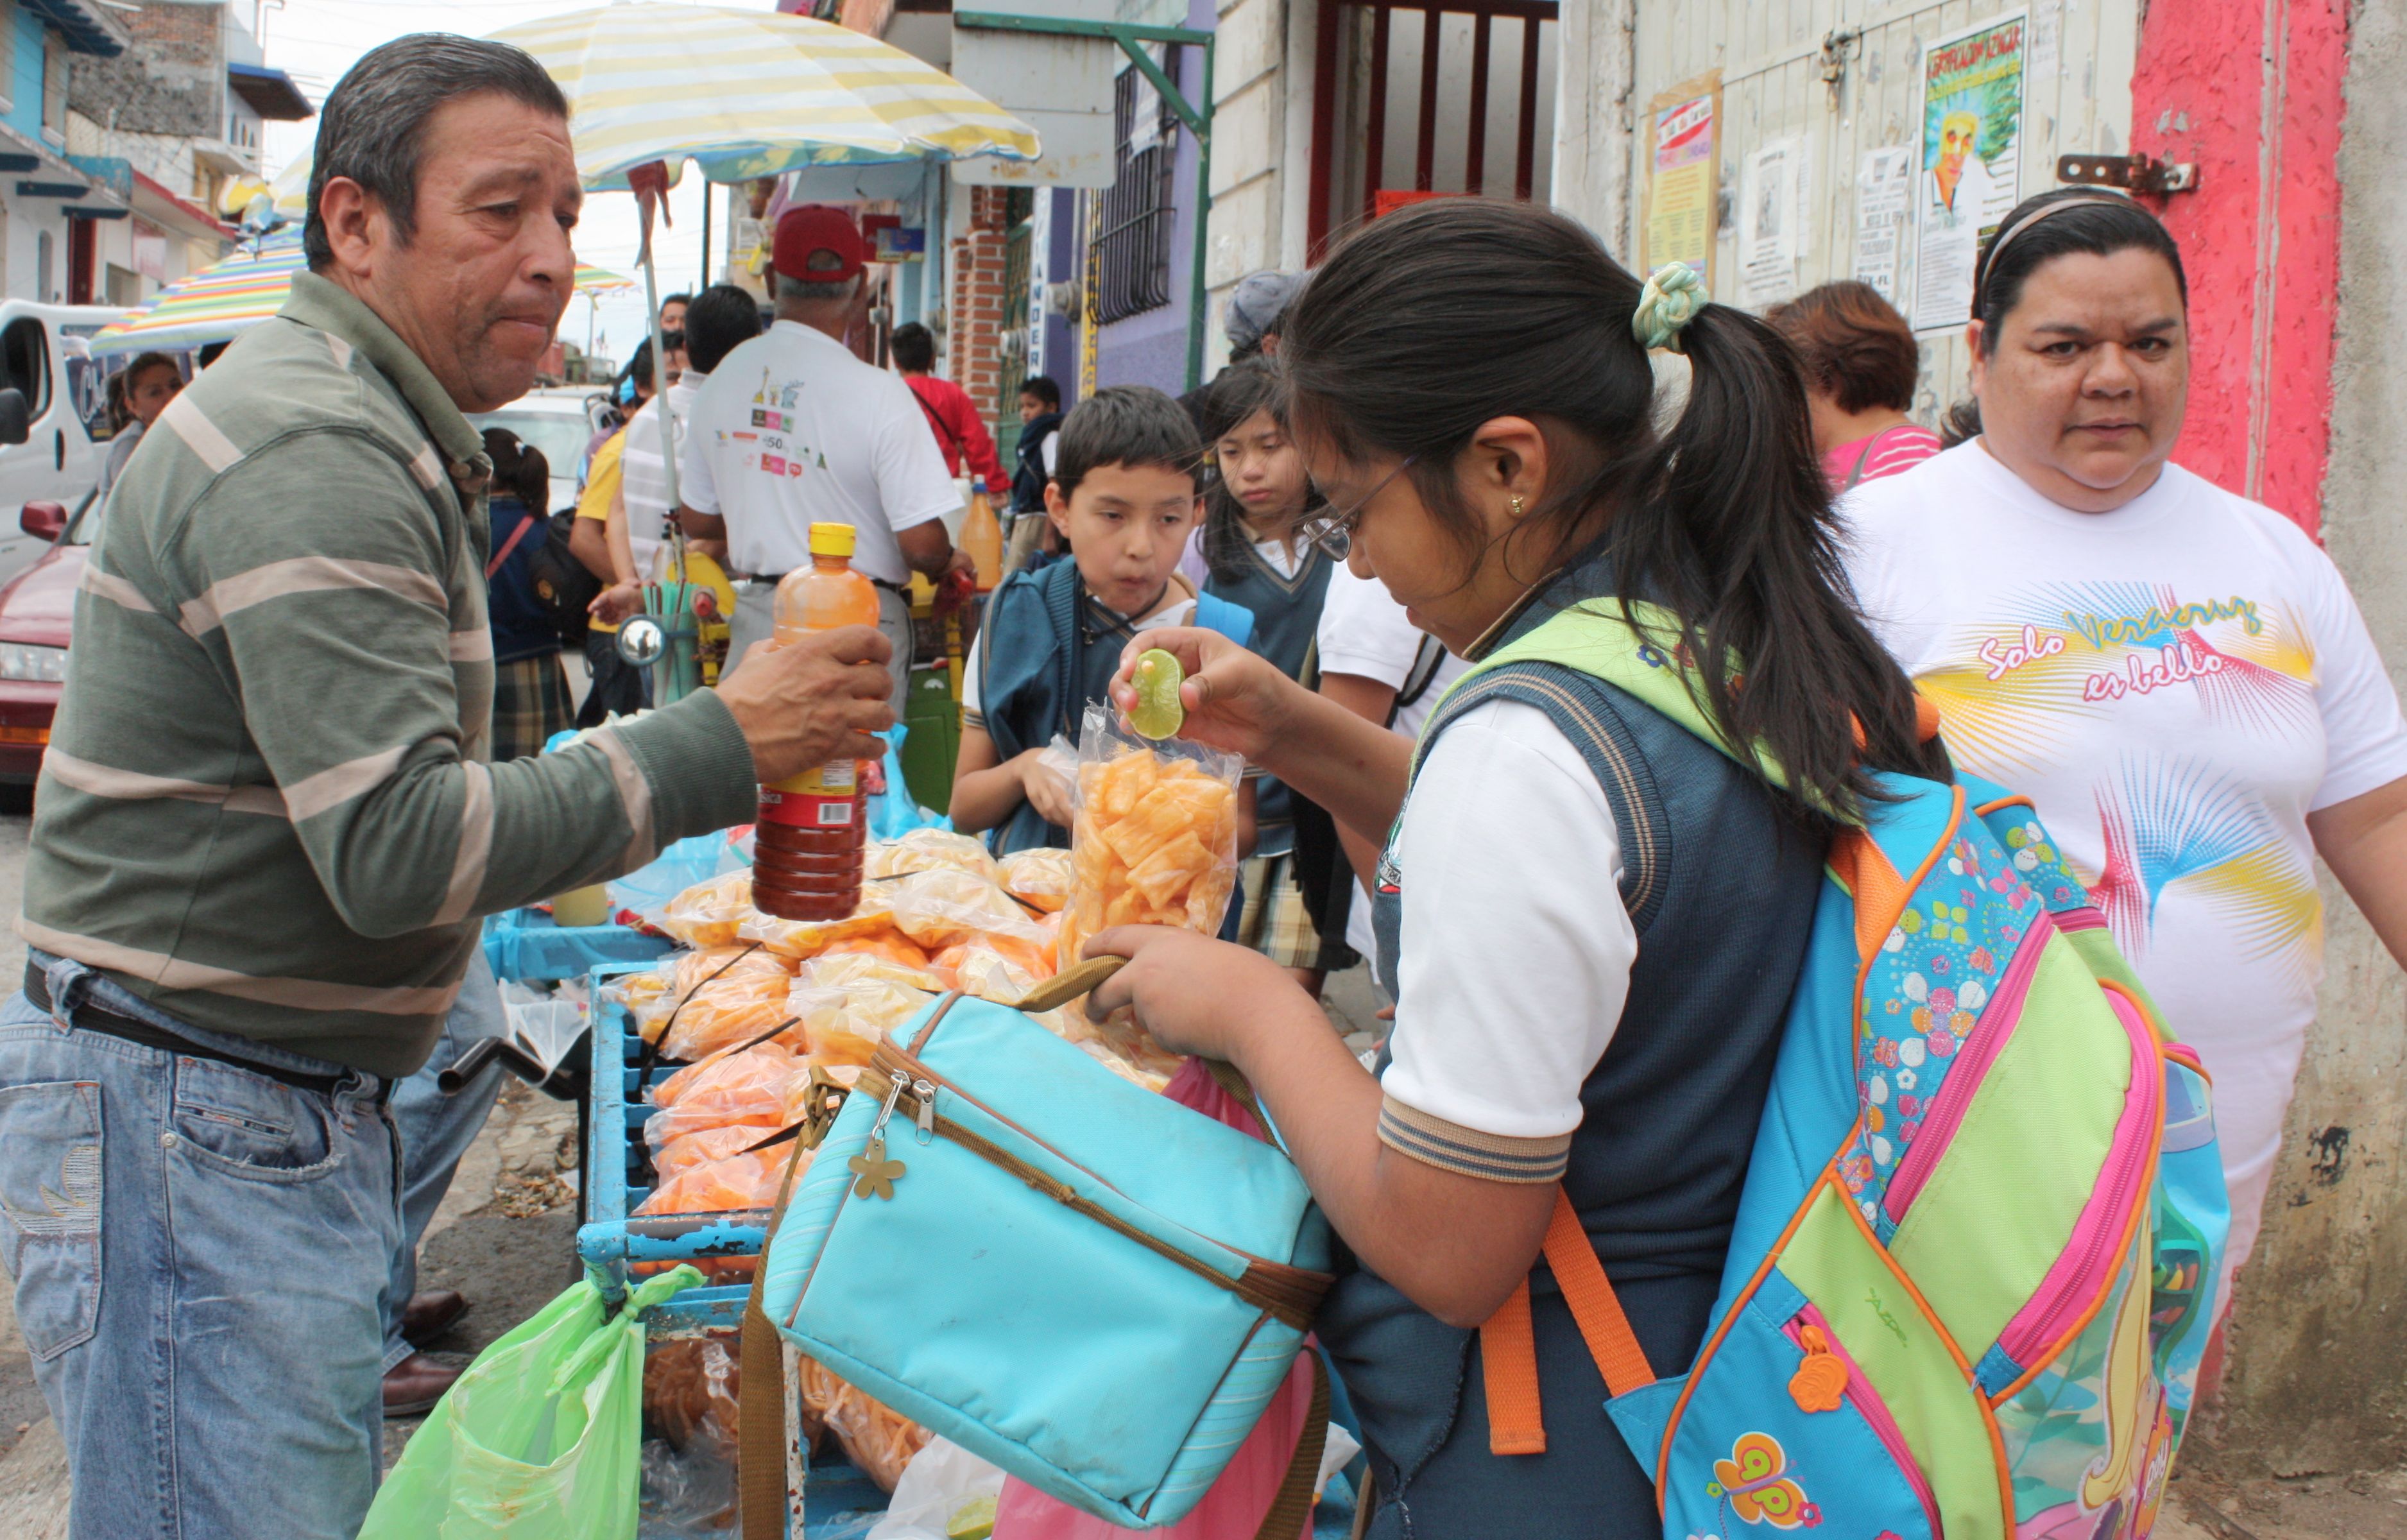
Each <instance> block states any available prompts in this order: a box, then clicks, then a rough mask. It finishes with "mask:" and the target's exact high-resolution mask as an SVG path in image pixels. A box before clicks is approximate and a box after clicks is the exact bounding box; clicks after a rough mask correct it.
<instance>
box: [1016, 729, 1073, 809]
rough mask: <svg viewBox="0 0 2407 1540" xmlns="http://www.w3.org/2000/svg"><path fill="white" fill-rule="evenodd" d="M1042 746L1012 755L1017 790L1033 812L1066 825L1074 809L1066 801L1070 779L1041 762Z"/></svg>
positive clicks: (1043, 761)
mask: <svg viewBox="0 0 2407 1540" xmlns="http://www.w3.org/2000/svg"><path fill="white" fill-rule="evenodd" d="M1045 754H1046V750H1044V749H1028V750H1026V751H1024V752H1022V753H1021V754H1019V755H1018V756H1017V757H1015V758H1014V759H1013V760H1012V762H1011V767H1012V768H1013V769H1014V770H1017V771H1018V772H1019V790H1020V794H1021V795H1023V796H1025V797H1027V799H1028V806H1031V807H1033V808H1035V809H1036V816H1037V817H1039V818H1041V819H1043V820H1045V821H1046V822H1047V823H1049V824H1051V825H1053V826H1054V827H1055V828H1057V829H1067V828H1068V827H1070V822H1071V820H1072V819H1073V818H1074V817H1075V816H1076V809H1075V807H1074V806H1072V805H1071V801H1070V783H1069V782H1068V781H1066V780H1063V779H1062V778H1061V772H1059V771H1057V770H1055V769H1054V768H1053V767H1052V766H1051V765H1049V764H1047V763H1045Z"/></svg>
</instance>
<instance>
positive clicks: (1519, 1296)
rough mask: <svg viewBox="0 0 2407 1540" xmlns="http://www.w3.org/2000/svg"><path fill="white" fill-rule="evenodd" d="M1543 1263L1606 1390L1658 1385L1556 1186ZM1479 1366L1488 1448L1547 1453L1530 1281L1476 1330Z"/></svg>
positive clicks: (1565, 1196)
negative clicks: (1485, 1392) (1484, 1387)
mask: <svg viewBox="0 0 2407 1540" xmlns="http://www.w3.org/2000/svg"><path fill="white" fill-rule="evenodd" d="M1545 1257H1546V1265H1547V1266H1548V1267H1550V1268H1552V1269H1553V1270H1554V1274H1555V1283H1556V1285H1557V1286H1558V1287H1559V1288H1560V1289H1561V1290H1562V1292H1563V1303H1564V1304H1565V1305H1570V1306H1571V1311H1572V1319H1573V1320H1574V1321H1576V1322H1577V1323H1578V1324H1579V1330H1580V1337H1581V1339H1582V1340H1583V1341H1585V1342H1586V1343H1587V1344H1588V1356H1589V1357H1590V1358H1593V1359H1594V1360H1596V1367H1597V1370H1598V1372H1599V1373H1601V1374H1602V1375H1603V1376H1604V1388H1605V1390H1607V1391H1608V1392H1609V1393H1611V1394H1613V1395H1615V1396H1626V1395H1628V1394H1630V1393H1631V1391H1632V1390H1645V1388H1646V1387H1647V1386H1649V1385H1652V1384H1654V1383H1655V1371H1654V1370H1653V1369H1651V1368H1649V1367H1648V1366H1647V1363H1646V1350H1645V1348H1643V1347H1640V1346H1639V1345H1638V1334H1637V1333H1634V1332H1632V1331H1631V1329H1630V1318H1629V1317H1628V1316H1627V1315H1625V1314H1623V1313H1622V1309H1621V1300H1620V1297H1619V1296H1618V1295H1617V1294H1615V1293H1614V1291H1613V1280H1612V1279H1610V1278H1608V1277H1606V1276H1604V1264H1603V1263H1602V1262H1599V1261H1597V1260H1596V1248H1595V1247H1594V1246H1592V1245H1591V1244H1589V1241H1588V1230H1587V1228H1586V1227H1585V1226H1583V1225H1582V1224H1581V1223H1580V1219H1579V1214H1578V1211H1577V1210H1575V1209H1574V1208H1573V1207H1572V1200H1571V1197H1570V1195H1569V1194H1568V1193H1566V1192H1564V1191H1563V1190H1562V1189H1561V1188H1560V1187H1557V1188H1556V1189H1555V1213H1554V1218H1553V1219H1550V1220H1549V1221H1547V1224H1546V1244H1545ZM1479 1363H1480V1374H1481V1376H1482V1378H1484V1379H1485V1380H1486V1382H1487V1387H1488V1453H1490V1454H1544V1453H1545V1452H1546V1423H1545V1413H1544V1411H1543V1409H1542V1408H1541V1405H1540V1403H1539V1399H1538V1346H1537V1336H1536V1333H1535V1332H1534V1331H1533V1330H1532V1327H1531V1318H1530V1282H1529V1280H1528V1279H1527V1278H1524V1279H1522V1280H1521V1282H1520V1284H1519V1285H1518V1286H1517V1287H1516V1288H1515V1289H1514V1290H1513V1296H1512V1298H1510V1299H1508V1300H1506V1301H1505V1302H1504V1303H1503V1305H1500V1306H1498V1307H1497V1311H1496V1313H1495V1314H1494V1315H1492V1316H1490V1317H1488V1319H1487V1321H1486V1322H1485V1323H1484V1324H1483V1325H1481V1327H1480V1328H1479Z"/></svg>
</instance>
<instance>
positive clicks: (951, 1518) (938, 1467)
mask: <svg viewBox="0 0 2407 1540" xmlns="http://www.w3.org/2000/svg"><path fill="white" fill-rule="evenodd" d="M1002 1496H1003V1472H1002V1471H1001V1470H1000V1469H999V1468H997V1467H995V1466H993V1465H990V1464H988V1463H987V1462H985V1461H983V1460H980V1459H979V1458H978V1457H977V1456H976V1455H974V1454H972V1453H970V1452H969V1450H967V1449H964V1448H962V1447H961V1446H960V1445H958V1444H956V1443H953V1442H952V1441H951V1440H950V1439H945V1438H932V1439H930V1440H928V1447H926V1448H924V1449H921V1450H920V1451H919V1453H918V1454H915V1455H913V1456H912V1457H911V1463H909V1464H908V1465H905V1466H904V1467H903V1479H902V1480H900V1481H897V1482H896V1483H894V1500H893V1501H892V1502H891V1503H890V1504H887V1505H886V1517H885V1518H883V1519H879V1520H878V1521H877V1523H876V1526H875V1527H874V1528H872V1529H871V1530H870V1532H869V1533H868V1534H867V1535H865V1536H863V1537H862V1540H945V1537H946V1535H947V1534H948V1533H951V1534H958V1533H961V1532H962V1531H963V1530H964V1529H969V1528H973V1527H974V1525H973V1524H971V1523H967V1522H956V1520H961V1519H966V1518H967V1517H968V1516H967V1515H966V1514H965V1513H964V1511H963V1510H965V1509H968V1508H971V1507H973V1506H974V1505H981V1507H982V1512H983V1514H984V1516H985V1518H986V1519H988V1521H989V1522H991V1521H992V1520H993V1518H994V1507H995V1504H996V1502H997V1501H998V1500H999V1499H1000V1498H1001V1497H1002Z"/></svg>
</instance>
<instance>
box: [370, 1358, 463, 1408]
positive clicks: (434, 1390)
mask: <svg viewBox="0 0 2407 1540" xmlns="http://www.w3.org/2000/svg"><path fill="white" fill-rule="evenodd" d="M459 1377H460V1371H459V1370H457V1369H455V1368H453V1367H451V1365H449V1364H448V1363H438V1362H435V1361H434V1360H433V1359H431V1358H428V1357H427V1356H426V1355H425V1354H424V1353H412V1354H410V1355H409V1356H408V1357H407V1358H406V1359H403V1360H402V1361H401V1362H399V1363H396V1364H394V1365H393V1366H392V1368H390V1369H387V1370H386V1371H385V1372H384V1415H385V1416H387V1417H424V1416H425V1415H426V1414H427V1413H429V1412H431V1411H433V1410H434V1404H435V1403H436V1402H438V1401H440V1400H442V1399H443V1392H444V1391H446V1390H449V1389H450V1388H451V1382H452V1381H453V1380H455V1379H458V1378H459Z"/></svg>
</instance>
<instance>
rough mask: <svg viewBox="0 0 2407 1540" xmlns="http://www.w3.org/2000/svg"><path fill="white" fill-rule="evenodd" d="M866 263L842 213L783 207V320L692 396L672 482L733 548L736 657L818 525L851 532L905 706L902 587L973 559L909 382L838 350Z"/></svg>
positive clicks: (693, 520) (857, 233) (705, 528)
mask: <svg viewBox="0 0 2407 1540" xmlns="http://www.w3.org/2000/svg"><path fill="white" fill-rule="evenodd" d="M868 264H869V244H868V242H867V241H865V240H863V239H862V235H861V230H860V227H859V226H858V225H856V224H854V223H853V221H852V216H851V215H850V214H848V213H847V212H845V211H844V210H843V209H841V208H834V207H829V206H827V205H825V204H805V205H803V206H802V207H797V208H790V209H788V210H787V211H786V212H785V213H784V214H783V215H782V216H780V217H779V219H778V221H777V230H776V240H775V243H774V244H773V246H772V247H771V254H770V266H771V268H772V269H773V270H774V272H775V275H776V278H775V282H776V305H777V319H776V322H775V323H774V324H772V325H771V326H770V328H769V330H768V331H766V332H764V333H762V335H759V336H757V337H754V338H753V339H752V340H751V341H749V342H747V343H744V344H743V345H741V346H740V347H738V348H737V349H735V350H734V351H733V352H731V353H729V354H728V355H727V357H726V358H724V359H723V360H721V361H720V362H719V367H718V368H716V369H714V370H712V371H711V374H710V380H709V383H707V384H705V386H703V388H702V391H701V392H700V393H699V394H697V395H696V396H695V397H694V400H693V412H692V417H691V423H690V426H689V429H688V432H687V434H686V437H685V449H684V453H683V456H682V458H681V459H680V460H679V462H678V466H677V474H678V489H677V490H678V492H679V494H680V497H681V500H682V503H683V507H682V509H681V516H682V518H683V520H684V522H685V528H686V532H687V533H688V534H689V535H697V536H701V537H704V538H720V539H724V540H725V541H726V542H727V550H728V562H729V567H730V570H731V572H732V573H733V575H734V576H735V615H734V623H733V638H732V640H731V647H730V650H731V653H732V654H733V658H741V657H742V656H743V655H744V653H745V651H746V650H747V649H749V648H750V647H751V646H752V645H753V644H754V643H757V642H762V641H765V640H767V639H768V636H769V632H770V626H771V604H772V601H773V599H774V596H775V594H776V588H777V579H778V578H783V577H784V576H785V575H786V574H787V573H789V572H790V571H792V570H793V569H794V568H796V567H800V566H806V565H808V564H809V563H810V544H809V542H810V530H811V525H812V524H813V523H814V522H817V521H833V522H839V523H847V524H850V525H852V526H853V527H854V529H856V530H857V531H859V532H860V533H859V540H858V544H856V545H855V547H854V549H853V558H852V564H853V567H854V569H855V570H857V571H859V572H862V573H863V574H865V575H867V577H868V578H869V579H870V581H872V582H874V583H876V585H877V589H878V629H879V630H880V631H882V632H884V633H885V634H886V635H887V638H888V640H890V641H891V642H892V643H893V644H894V657H893V661H892V663H891V664H890V667H891V668H892V670H893V675H894V709H895V710H896V711H897V712H898V713H899V712H901V711H902V709H903V705H904V697H903V692H904V681H905V680H906V679H907V678H908V677H909V669H910V665H911V612H910V606H909V605H908V604H907V602H906V601H905V600H904V584H906V583H907V582H909V581H910V577H911V574H912V572H913V571H915V570H916V571H919V572H924V573H926V574H927V575H928V576H929V577H930V578H942V577H944V576H945V575H946V574H947V573H948V572H951V571H953V570H955V569H956V568H966V567H967V566H968V565H969V558H968V557H967V556H966V555H965V554H963V553H962V552H960V551H957V550H955V549H953V543H952V541H951V539H950V538H949V537H948V536H947V535H946V533H945V525H944V522H943V520H944V519H945V516H946V515H947V514H950V513H954V512H956V511H958V510H959V509H960V507H961V493H960V492H959V491H958V490H957V489H956V488H955V486H954V484H953V478H952V477H951V476H950V475H949V474H948V473H947V471H946V469H945V459H944V456H943V455H942V454H941V453H940V452H938V450H937V449H936V444H935V440H934V439H933V437H932V436H931V435H929V432H928V425H927V420H926V418H925V417H924V416H923V415H922V414H921V412H920V410H919V402H918V401H917V400H915V399H914V398H913V396H912V394H911V391H910V387H908V386H907V385H905V384H904V382H903V380H902V379H901V378H900V377H898V376H895V375H891V374H889V373H887V372H886V371H885V370H883V369H879V368H876V367H875V366H873V365H871V364H864V363H862V361H861V360H860V359H858V358H856V357H854V356H853V353H852V349H850V348H848V347H847V346H846V341H845V339H846V338H847V336H848V335H850V334H851V332H852V330H853V328H854V327H856V326H859V325H861V324H862V322H863V321H865V320H866V318H867V314H868V294H867V285H866V283H865V281H864V279H863V278H862V272H863V269H865V268H866V267H867V266H868ZM731 661H733V659H731Z"/></svg>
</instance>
